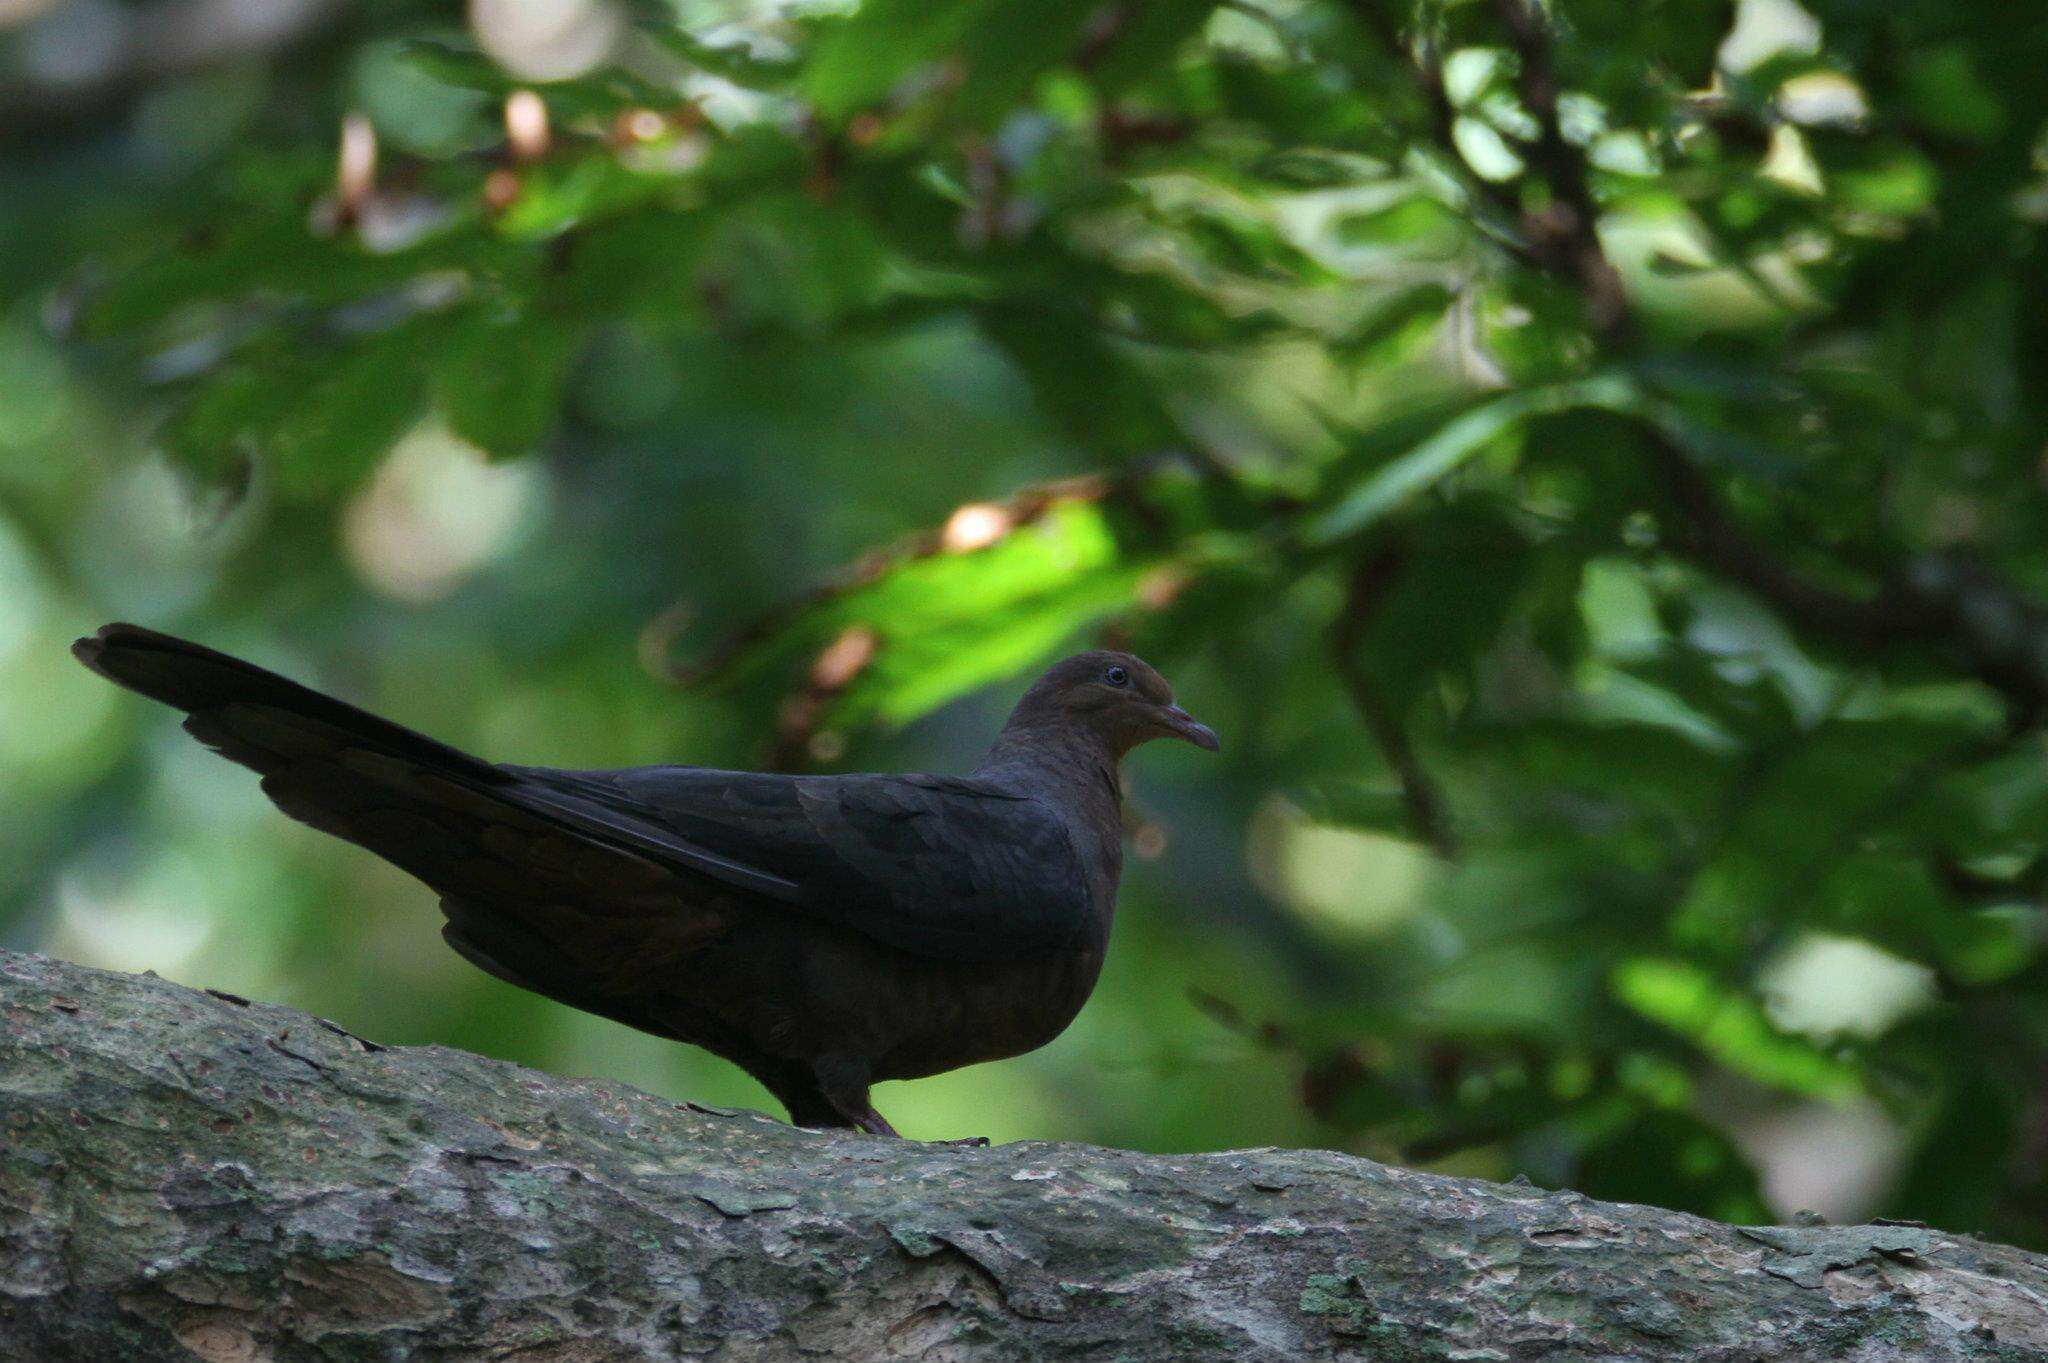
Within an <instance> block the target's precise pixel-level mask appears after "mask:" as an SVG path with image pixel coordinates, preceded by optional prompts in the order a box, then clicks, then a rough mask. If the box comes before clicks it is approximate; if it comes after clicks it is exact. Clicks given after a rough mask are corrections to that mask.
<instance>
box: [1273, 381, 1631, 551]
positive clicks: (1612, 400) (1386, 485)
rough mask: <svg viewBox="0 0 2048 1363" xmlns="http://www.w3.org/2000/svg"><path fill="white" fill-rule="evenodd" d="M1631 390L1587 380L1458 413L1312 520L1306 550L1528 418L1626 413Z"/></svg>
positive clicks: (1342, 533) (1396, 501)
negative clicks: (1594, 410)
mask: <svg viewBox="0 0 2048 1363" xmlns="http://www.w3.org/2000/svg"><path fill="white" fill-rule="evenodd" d="M1637 401H1638V394H1637V390H1636V389H1635V387H1634V385H1632V384H1630V383H1629V382H1628V381H1627V380H1626V379H1622V378H1619V377H1613V376H1609V377H1603V378H1597V379H1587V380H1583V381H1581V382H1577V383H1566V384H1559V385H1557V386H1555V387H1551V388H1534V389H1527V390H1524V391H1521V392H1514V393H1509V394H1507V395H1506V396H1504V397H1499V398H1494V399H1492V400H1491V401H1489V402H1485V403H1482V404H1480V405H1479V406H1477V407H1474V408H1472V409H1471V410H1469V411H1467V412H1465V413H1463V414H1462V415H1460V416H1458V417H1456V418H1454V419H1452V420H1451V421H1450V422H1448V423H1447V424H1445V425H1444V426H1443V427H1442V428H1441V429H1440V430H1438V431H1437V432H1436V434H1434V435H1432V436H1431V437H1429V438H1428V439H1427V440H1425V441H1423V442H1422V443H1421V444H1419V445H1417V446H1415V447H1414V448H1413V449H1411V450H1409V451H1408V452H1407V453H1405V454H1402V455H1400V456H1398V457H1396V458H1395V459H1393V460H1392V461H1391V462H1389V463H1387V464H1384V465H1381V466H1380V467H1379V468H1377V469H1375V470H1374V471H1373V472H1372V473H1370V474H1368V475H1367V476H1366V477H1365V478H1364V479H1363V480H1362V481H1360V482H1359V483H1358V484H1356V485H1355V486H1353V487H1352V488H1351V489H1350V490H1349V491H1347V492H1345V493H1344V494H1343V495H1342V496H1340V497H1339V498H1338V499H1337V501H1336V504H1335V505H1333V506H1331V507H1329V508H1328V509H1327V510H1325V511H1323V512H1322V513H1321V514H1319V515H1316V516H1314V517H1312V518H1311V519H1310V520H1309V522H1308V524H1307V525H1306V527H1305V528H1304V529H1303V531H1302V539H1303V541H1304V542H1306V543H1308V544H1329V543H1331V542H1333V541H1335V540H1340V539H1344V538H1346V537H1347V536H1350V535H1355V534H1357V533H1358V532H1359V531H1361V530H1364V529H1366V528H1367V527H1368V526H1371V525H1373V524H1374V523H1376V522H1377V521H1379V520H1380V519H1381V518H1382V517H1383V516H1385V515H1386V514H1387V513H1388V512H1389V511H1392V510H1393V509H1394V508H1395V507H1397V506H1399V505H1400V504H1401V503H1402V502H1404V501H1406V500H1407V499H1408V498H1410V497H1412V496H1414V495H1415V494H1416V493H1418V492H1421V491H1422V490H1423V489H1425V488H1428V487H1430V486H1432V485H1434V484H1435V483H1437V482H1439V481H1441V480H1442V479H1443V478H1445V477H1447V476H1449V475H1450V474H1451V473H1454V472H1456V471H1457V470H1458V469H1459V468H1460V467H1462V466H1463V465H1464V464H1465V462H1466V461H1467V460H1469V459H1471V458H1472V457H1473V456H1474V455H1476V454H1478V453H1479V452H1480V451H1481V450H1483V449H1485V448H1486V447H1487V446H1488V445H1489V444H1490V443H1492V442H1493V441H1494V440H1495V439H1497V438H1498V437H1499V436H1501V435H1503V434H1505V433H1506V432H1508V431H1510V430H1513V429H1514V428H1515V427H1516V426H1517V425H1519V424H1520V423H1521V422H1523V421H1526V420H1528V419H1529V418H1530V417H1532V416H1541V415H1546V414H1549V413H1553V412H1562V411H1567V410H1570V409H1571V408H1574V407H1612V408H1628V407H1632V406H1634V405H1636V404H1637Z"/></svg>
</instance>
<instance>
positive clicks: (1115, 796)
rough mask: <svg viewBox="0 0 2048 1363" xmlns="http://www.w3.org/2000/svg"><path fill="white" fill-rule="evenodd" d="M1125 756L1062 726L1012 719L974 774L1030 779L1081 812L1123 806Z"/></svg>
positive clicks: (1100, 741)
mask: <svg viewBox="0 0 2048 1363" xmlns="http://www.w3.org/2000/svg"><path fill="white" fill-rule="evenodd" d="M1122 757H1123V754H1122V753H1120V752H1116V751H1114V750H1112V749H1111V748H1110V747H1109V746H1108V745H1107V744H1105V743H1103V741H1102V740H1101V739H1099V738H1097V737H1096V736H1094V735H1093V734H1090V733H1087V732H1085V731H1082V730H1078V729H1074V728H1072V727H1069V726H1063V725H1058V724H1033V723H1031V722H1029V721H1028V720H1020V719H1012V720H1011V721H1010V723H1009V724H1008V725H1006V726H1005V727H1004V729H1003V732H1002V734H1001V735H1000V736H999V737H997V739H996V741H995V745H994V746H993V747H991V748H990V749H989V750H988V755H987V756H986V757H984V758H982V759H981V764H980V765H979V766H977V767H976V768H975V769H974V771H975V775H977V776H999V775H1004V774H1008V773H1013V772H1014V773H1017V774H1019V775H1028V776H1029V777H1030V778H1032V784H1033V785H1035V786H1037V787H1039V788H1040V789H1041V790H1043V791H1044V792H1045V793H1047V794H1051V795H1053V796H1055V797H1056V798H1058V799H1060V801H1061V802H1062V803H1064V804H1066V805H1068V806H1069V807H1070V808H1072V809H1073V810H1074V811H1075V812H1076V813H1087V814H1097V815H1099V814H1100V813H1101V812H1102V811H1103V810H1104V809H1105V808H1106V809H1108V810H1110V811H1114V812H1120V811H1121V810H1122V808H1123V780H1122V778H1121V777H1120V776H1119V775H1118V774H1117V767H1118V765H1119V763H1120V762H1121V760H1122Z"/></svg>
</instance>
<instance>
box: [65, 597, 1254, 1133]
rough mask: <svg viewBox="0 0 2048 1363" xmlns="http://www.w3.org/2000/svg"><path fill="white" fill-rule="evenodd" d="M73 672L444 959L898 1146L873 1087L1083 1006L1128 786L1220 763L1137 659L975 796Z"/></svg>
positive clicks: (945, 779)
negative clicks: (424, 917)
mask: <svg viewBox="0 0 2048 1363" xmlns="http://www.w3.org/2000/svg"><path fill="white" fill-rule="evenodd" d="M72 651H73V652H74V653H76V654H77V655H78V658H79V660H80V661H82V662H83V663H84V664H85V665H86V666H87V667H90V668H91V669H92V670H93V671H95V672H97V673H99V674H100V675H101V676H103V677H106V678H107V679H109V680H110V681H114V682H118V683H120V684H121V685H122V686H126V687H129V688H130V689H132V690H135V691H139V692H141V693H142V694H143V695H146V696H150V697H153V698H155V699H157V700H160V701H163V702H164V703H165V704H167V705H173V706H176V707H177V708H178V709H180V710H184V711H186V712H187V715H188V718H187V719H186V720H185V728H186V729H187V731H189V732H190V733H191V734H192V735H193V736H194V737H195V738H198V739H199V740H200V741H201V742H203V743H205V744H207V745H208V746H210V747H212V748H213V749H214V750H215V751H217V752H219V753H220V754H221V755H222V756H224V757H227V758H229V759H231V760H233V761H236V762H239V763H241V764H242V765H243V766H246V767H250V768H252V769H254V770H255V771H257V772H259V773H261V774H262V777H263V790H264V793H265V794H267V795H268V796H269V797H270V798H271V800H272V801H273V802H274V803H275V804H276V805H277V806H278V808H280V809H282V810H283V811H284V812H285V813H287V814H289V815H291V816H292V817H293V818H295V819H299V820H302V821H303V822H305V823H309V824H311V825H312V826H313V827H315V828H318V829H321V830H323V831H325V832H328V833H332V834H334V835H335V836H336V837H340V838H346V839H347V840H348V841H350V842H353V843H355V844H357V845H358V846H361V847H366V848H368V849H369V850H370V851H372V852H375V853H376V854H377V855H378V856H380V857H383V858H384V859H385V860H386V861H389V862H391V863H393V864H394V865H396V866H399V867H401V868H402V869H404V870H405V871H407V872H409V873H410V874H412V875H414V876H417V877H418V878H419V879H421V880H423V881H425V882H426V883H427V884H428V885H430V886H432V887H433V888H434V889H435V890H436V891H438V892H439V893H440V895H441V909H442V912H443V913H444V914H445V915H446V916H447V920H448V921H447V923H446V924H445V925H444V926H443V927H442V929H441V935H442V936H443V937H445V938H446V939H447V941H448V944H449V945H450V946H452V947H454V948H455V950H456V951H458V952H460V953H461V954H462V955H463V956H464V957H466V958H468V959H469V960H470V961H471V962H472V963H474V964H475V965H477V966H479V967H481V968H482V969H484V970H486V971H488V972H490V973H491V974H493V975H495V976H497V977H498V978H499V979H501V980H506V981H509V982H510V983H512V984H515V985H518V986H520V987H521V988H524V989H530V990H532V991H534V992H535V993H537V994H545V995H546V996H547V997H549V998H551V999H557V1000H560V1001H561V1002H563V1003H566V1004H569V1005H570V1006H572V1007H575V1008H581V1009H584V1010H585V1011H587V1012H592V1013H596V1014H598V1015H599V1016H602V1017H607V1018H612V1019H614V1020H616V1021H619V1022H623V1023H625V1024H626V1025H628V1026H630V1027H637V1028H639V1029H641V1030H642V1031H646V1032H652V1033H654V1034H655V1035H657V1036H665V1037H671V1038H673V1039H675V1040H677V1041H684V1042H688V1043H690V1044H692V1045H696V1046H701V1047H703V1048H704V1049H705V1050H708V1051H710V1052H712V1053H713V1054H714V1055H719V1056H723V1057H724V1058H726V1059H727V1060H730V1061H732V1062H733V1063H734V1064H736V1065H738V1066H739V1067H740V1068H742V1069H744V1070H745V1071H746V1072H747V1073H749V1074H751V1075H753V1076H754V1078H756V1079H758V1080H760V1082H761V1083H762V1084H763V1085H764V1086H765V1087H766V1088H767V1089H768V1090H769V1092H771V1093H773V1094H774V1095H775V1096H776V1097H777V1098H778V1099H780V1100H781V1101H782V1103H783V1105H784V1106H786V1107H787V1108H788V1109H789V1115H790V1120H792V1121H794V1122H796V1123H797V1124H799V1125H802V1126H817V1127H844V1126H851V1127H858V1128H859V1129H860V1130H862V1131H868V1132H874V1133H876V1134H879V1135H894V1134H896V1133H895V1131H894V1130H893V1129H892V1128H891V1127H890V1125H889V1123H888V1122H887V1121H885V1120H883V1118H882V1115H881V1114H880V1113H878V1112H876V1111H875V1108H874V1104H873V1102H872V1101H871V1100H870V1098H869V1096H868V1088H869V1085H871V1084H873V1083H875V1082H877V1081H879V1080H883V1079H915V1078H919V1077H921V1076H924V1075H928V1074H938V1073H940V1072H942V1071H945V1070H950V1069H957V1068H958V1067H960V1066H962V1065H971V1064H975V1063H977V1062H979V1061H983V1060H997V1059H1001V1058H1003V1057H1006V1056H1013V1055H1021V1054H1023V1053H1024V1052H1026V1051H1029V1050H1033V1049H1036V1048H1037V1047H1039V1046H1042V1045H1044V1044H1045V1043H1046V1042H1048V1041H1050V1040H1052V1039H1053V1038H1054V1037H1055V1036H1058V1035H1059V1034H1060V1032H1061V1031H1063V1030H1064V1029H1065V1028H1066V1025H1067V1024H1068V1023H1069V1022H1070V1021H1072V1020H1073V1017H1074V1014H1075V1013H1077V1012H1079V1011H1080V1008H1081V1005H1082V1003H1083V1002H1085V1001H1086V1000H1087V998H1088V995H1089V993H1090V992H1091V991H1093V989H1094V987H1095V978H1096V975H1097V973H1098V972H1099V971H1100V969H1101V967H1102V957H1103V951H1104V948H1105V947H1106V946H1107V944H1108V941H1109V926H1110V919H1111V916H1112V915H1113V914H1114V912H1115V909H1116V886H1117V876H1118V873H1119V871H1120V870H1121V868H1122V864H1123V837H1122V818H1121V814H1122V810H1121V793H1120V783H1119V779H1118V774H1117V768H1118V764H1119V763H1120V762H1121V761H1122V759H1123V756H1124V754H1125V753H1127V752H1129V751H1130V750H1131V749H1132V748H1134V747H1136V746H1137V745H1138V744H1140V743H1143V742H1145V741H1147V740H1148V739H1153V738H1166V737H1174V738H1184V739H1186V740H1188V741H1189V742H1191V743H1194V744H1196V745H1197V746H1199V747H1203V748H1208V749H1211V750H1214V749H1215V748H1216V746H1217V743H1216V735H1215V733H1214V732H1212V731H1211V730H1210V729H1209V728H1208V726H1206V725H1203V724H1198V723H1196V722H1195V720H1194V718H1193V717H1192V716H1191V715H1189V714H1188V712H1187V711H1185V710H1183V709H1181V708H1180V706H1178V705H1176V704H1174V699H1173V692H1172V690H1171V688H1169V687H1168V686H1167V684H1166V682H1165V680H1164V679H1163V678H1161V677H1160V675H1159V674H1158V673H1157V672H1155V671H1153V670H1152V668H1151V667H1149V666H1148V665H1147V664H1145V663H1144V662H1143V661H1141V660H1140V659H1138V658H1135V657H1133V656H1131V655H1130V654H1128V653H1115V652H1107V651H1097V652H1092V653H1081V654H1077V655H1075V656H1074V657H1071V658H1068V659H1066V660H1065V661H1064V662H1061V663H1059V664H1057V665H1056V666H1054V667H1053V668H1052V669H1051V670H1050V671H1049V672H1047V673H1046V674H1045V675H1044V676H1042V677H1040V678H1039V679H1038V681H1037V682H1036V683H1034V684H1033V685H1032V687H1031V689H1030V690H1029V691H1027V692H1026V693H1025V695H1024V698H1023V699H1022V700H1021V701H1019V702H1018V703H1017V708H1016V709H1015V710H1014V711H1013V712H1012V713H1011V715H1010V719H1009V722H1008V723H1007V724H1005V725H1004V726H1003V731H1002V734H1001V735H1000V736H999V737H998V738H997V739H996V741H995V745H994V746H993V747H992V748H990V749H989V751H988V755H987V756H985V757H984V758H982V760H981V762H980V764H979V765H978V766H976V767H975V768H974V770H973V771H971V772H970V773H968V774H967V775H965V776H923V775H902V776H895V775H851V776H786V775H771V774H766V773H756V772H736V771H714V770H710V769H707V768H703V767H632V768H627V769H625V770H621V771H557V770H553V769H550V768H546V767H519V766H509V765H507V766H500V765H496V764H493V763H490V762H486V761H484V760H482V759H481V758H477V757H472V756H470V755H469V754H468V753H464V752H461V751H458V750H457V749H455V748H451V747H449V746H447V745H446V744H443V743H439V742H436V741H435V740H433V739H431V738H428V737H426V736H425V735H423V734H418V733H415V732H413V731H412V730H410V729H405V728H402V727H400V726H399V725H397V724H393V723H392V722H390V721H389V720H385V719H380V718H378V717H377V716H375V715H372V714H369V713H367V712H366V711H363V710H359V709H357V708H355V707H354V706H352V705H349V704H347V703H345V702H343V701H339V700H336V699H334V698H333V697H331V696H325V695H322V694H320V693H319V692H317V691H313V690H310V689H308V688H307V687H304V686H301V685H299V684H298V683H297V682H293V681H288V680H287V679H285V678H283V677H280V676H277V675H276V674H275V673H271V672H266V671H264V670H263V669H262V668H259V667H256V666H254V665H252V664H250V663H246V662H243V661H241V660H240V659H238V658H231V657H228V656H227V655H226V654H223V653H217V652H215V651H213V650H212V649H209V648H203V647H201V646H200V645H198V644H194V643H188V642H186V641H185V640H182V639H175V638H172V637H170V636H168V635H164V634H158V633H156V632H154V631H152V630H147V629H142V628H140V627H138V626H135V625H120V624H116V625H108V626H107V627H106V628H104V629H102V630H100V632H99V633H98V634H97V635H96V636H95V637H93V638H90V639H80V640H79V641H78V643H77V644H76V645H74V647H73V650H72Z"/></svg>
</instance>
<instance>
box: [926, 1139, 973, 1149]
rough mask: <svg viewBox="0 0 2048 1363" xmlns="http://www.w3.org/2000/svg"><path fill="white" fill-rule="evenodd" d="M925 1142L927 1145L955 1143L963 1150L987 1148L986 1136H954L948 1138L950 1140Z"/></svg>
mask: <svg viewBox="0 0 2048 1363" xmlns="http://www.w3.org/2000/svg"><path fill="white" fill-rule="evenodd" d="M925 1144H927V1145H957V1146H959V1147H961V1148H962V1149H964V1150H986V1149H988V1137H986V1136H955V1137H954V1138H953V1139H952V1140H950V1141H926V1142H925Z"/></svg>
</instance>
